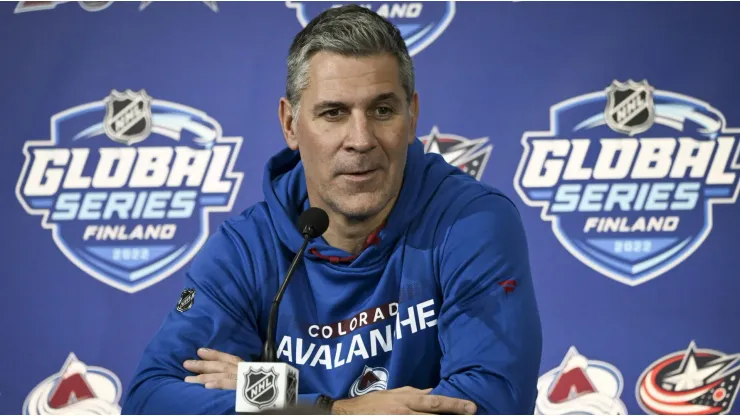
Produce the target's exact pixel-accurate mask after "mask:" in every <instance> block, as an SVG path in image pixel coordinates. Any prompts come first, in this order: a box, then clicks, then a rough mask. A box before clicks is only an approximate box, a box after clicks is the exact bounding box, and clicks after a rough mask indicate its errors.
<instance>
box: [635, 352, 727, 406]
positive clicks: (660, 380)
mask: <svg viewBox="0 0 740 416" xmlns="http://www.w3.org/2000/svg"><path fill="white" fill-rule="evenodd" d="M739 362H740V354H733V355H727V354H724V353H721V352H719V351H714V350H708V349H699V348H696V344H695V343H694V341H691V343H690V344H689V347H688V348H687V349H686V350H684V351H678V352H675V353H673V354H669V355H667V356H665V357H662V358H660V359H659V360H657V361H655V362H654V363H653V364H651V365H650V366H649V367H648V368H647V369H646V370H645V371H644V372H643V373H642V375H641V376H640V379H639V380H638V382H637V388H636V391H635V394H636V396H637V404H639V405H640V407H641V408H642V410H644V411H645V412H647V413H649V414H657V415H724V414H728V413H730V411H731V410H732V405H733V404H734V402H735V398H736V397H737V389H738V385H740V365H738V363H739Z"/></svg>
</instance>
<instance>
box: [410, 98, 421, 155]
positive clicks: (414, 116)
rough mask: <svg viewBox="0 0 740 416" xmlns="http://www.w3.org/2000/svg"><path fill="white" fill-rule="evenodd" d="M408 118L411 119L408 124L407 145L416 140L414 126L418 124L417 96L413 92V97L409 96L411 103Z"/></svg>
mask: <svg viewBox="0 0 740 416" xmlns="http://www.w3.org/2000/svg"><path fill="white" fill-rule="evenodd" d="M409 116H410V117H411V123H410V128H411V131H410V134H409V144H411V143H413V142H414V140H416V125H417V123H418V122H419V94H418V93H417V92H416V91H414V95H413V96H411V103H410V104H409Z"/></svg>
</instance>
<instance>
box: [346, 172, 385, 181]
mask: <svg viewBox="0 0 740 416" xmlns="http://www.w3.org/2000/svg"><path fill="white" fill-rule="evenodd" d="M378 170H379V169H369V170H362V171H356V172H347V173H344V174H342V176H344V177H346V178H349V179H353V180H366V179H370V178H371V177H373V175H375V174H376V173H377V172H378Z"/></svg>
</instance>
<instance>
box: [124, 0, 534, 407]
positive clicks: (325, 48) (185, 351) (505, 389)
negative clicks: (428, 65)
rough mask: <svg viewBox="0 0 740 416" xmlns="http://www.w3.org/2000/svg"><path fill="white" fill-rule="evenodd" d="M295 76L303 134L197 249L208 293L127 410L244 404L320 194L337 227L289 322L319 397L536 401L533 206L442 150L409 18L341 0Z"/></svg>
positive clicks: (305, 47)
mask: <svg viewBox="0 0 740 416" xmlns="http://www.w3.org/2000/svg"><path fill="white" fill-rule="evenodd" d="M286 89H287V93H286V97H285V98H283V99H281V101H280V106H279V117H280V122H281V125H282V128H283V132H284V135H285V140H286V142H287V145H288V148H287V149H285V150H284V151H282V152H280V153H278V154H277V155H276V156H274V157H273V158H272V159H271V160H270V161H269V163H268V164H267V166H266V169H265V177H264V185H263V187H264V193H265V201H264V202H261V203H258V204H256V205H254V206H252V207H249V208H247V209H246V210H244V211H243V212H242V213H241V214H240V215H237V216H235V217H233V218H231V219H229V220H228V221H226V222H225V223H224V224H222V225H221V226H220V227H219V228H218V230H217V231H216V232H215V234H214V235H212V236H211V237H210V239H209V240H208V242H207V244H206V245H205V246H204V247H203V249H202V250H201V252H200V253H199V254H198V256H197V257H196V259H195V260H194V261H193V264H192V266H191V268H190V270H189V271H188V273H187V275H186V285H185V286H186V288H191V289H193V290H194V292H192V293H191V294H190V296H192V302H184V304H185V305H186V307H181V308H179V309H180V310H182V311H178V310H175V309H174V308H173V311H172V312H170V313H169V315H168V316H167V318H166V319H165V321H164V324H163V326H162V327H161V329H160V330H159V332H157V334H156V335H155V337H154V339H153V340H152V342H151V343H150V345H149V346H148V347H147V349H146V351H145V352H144V356H143V359H142V361H141V363H140V365H139V367H138V370H137V374H136V376H135V377H134V380H133V382H132V384H131V388H130V392H129V394H128V397H127V398H126V400H125V401H124V407H123V410H124V413H148V414H152V413H168V414H184V413H198V414H213V413H233V412H234V403H235V392H234V388H235V386H236V366H237V363H238V362H239V361H241V360H248V361H256V360H258V358H259V356H260V353H261V347H262V344H263V342H264V338H265V332H266V326H267V319H268V313H269V308H270V304H271V302H272V299H273V297H274V295H275V293H276V292H277V289H278V287H279V285H280V283H281V281H282V279H283V278H284V276H285V274H286V271H287V269H288V267H289V265H290V263H291V260H292V259H293V257H294V256H295V253H297V252H298V250H299V248H300V246H301V243H302V242H303V238H302V236H301V234H300V233H299V231H298V229H297V227H296V225H295V222H296V219H297V217H298V216H299V214H300V213H301V212H303V211H304V210H305V209H307V208H308V207H310V206H315V207H319V208H322V209H323V210H325V211H326V212H327V214H328V215H329V218H330V225H329V229H328V230H327V231H326V233H325V234H324V235H323V237H320V238H317V239H316V240H314V241H312V242H311V243H310V244H309V246H308V249H307V251H306V254H305V257H304V259H303V261H302V262H301V263H300V265H299V266H298V268H297V269H296V272H295V275H294V276H293V278H292V280H291V282H290V285H289V286H288V288H287V291H286V293H285V295H284V297H283V301H282V303H281V307H280V315H279V318H278V328H277V344H278V347H277V348H278V351H277V353H278V359H280V360H281V361H286V362H289V363H291V364H292V365H294V366H295V367H296V368H297V369H298V370H299V371H300V383H299V390H300V391H299V396H300V397H299V400H300V402H301V403H302V404H309V405H316V406H318V407H319V409H318V410H321V411H326V412H329V411H330V412H332V413H335V414H368V413H381V414H389V413H394V414H395V413H433V414H437V413H445V414H474V413H478V414H492V413H504V414H523V413H530V414H531V413H532V412H533V409H534V402H535V398H536V394H537V389H536V383H537V376H538V371H539V364H540V355H541V347H542V339H541V328H540V319H539V314H538V310H537V305H536V302H535V296H534V290H533V284H532V279H531V276H530V268H529V259H528V254H527V243H526V240H525V235H524V230H523V227H522V224H521V221H520V218H519V215H518V212H517V210H516V208H515V207H514V204H513V203H512V202H511V201H510V200H509V199H507V198H506V197H505V196H503V195H502V194H501V193H500V192H498V191H497V190H495V189H492V188H490V187H488V186H486V185H484V184H481V183H480V182H478V181H476V180H475V179H474V178H472V177H470V176H468V175H466V174H464V173H462V172H461V171H460V170H459V169H457V168H455V167H453V166H450V165H449V164H447V163H446V162H445V161H444V160H443V159H442V158H441V157H439V156H438V155H432V154H424V151H423V145H422V144H421V142H420V141H419V140H418V139H416V138H415V132H416V123H417V119H418V116H419V102H418V95H417V93H416V92H415V90H414V70H413V66H412V62H411V59H410V57H409V54H408V51H407V49H406V46H405V43H404V40H403V39H402V37H401V36H400V33H399V31H398V30H397V29H396V28H395V27H393V26H392V25H391V24H390V23H388V22H387V21H385V20H384V19H382V18H381V17H379V16H378V15H376V14H374V13H373V12H371V11H369V10H366V9H364V8H361V7H357V6H346V7H340V8H334V9H330V10H328V11H326V12H324V13H323V14H321V15H320V16H318V17H317V18H316V19H314V20H313V21H312V22H310V24H308V25H307V26H306V28H305V29H304V30H303V31H301V33H299V34H298V35H297V37H296V38H295V40H294V42H293V45H292V47H291V49H290V55H289V59H288V80H287V88H286ZM505 288H506V289H507V290H504V289H505ZM511 289H514V290H511ZM190 305H192V306H190ZM188 306H189V308H188ZM203 348H207V350H204V349H203Z"/></svg>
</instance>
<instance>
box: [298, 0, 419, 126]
mask: <svg viewBox="0 0 740 416" xmlns="http://www.w3.org/2000/svg"><path fill="white" fill-rule="evenodd" d="M320 51H326V52H332V53H336V54H340V55H343V56H370V55H377V54H392V55H393V56H395V57H396V59H397V60H398V67H399V76H400V79H401V85H402V87H403V89H404V91H405V92H406V100H407V102H409V103H410V102H411V97H412V95H413V93H414V91H415V86H414V82H415V81H414V64H413V62H412V61H411V56H409V51H408V49H407V47H406V42H405V41H404V39H403V37H402V36H401V32H400V31H399V30H398V28H396V27H395V26H394V25H393V24H391V23H390V22H389V21H387V20H386V19H384V18H383V17H381V16H380V15H378V14H377V13H375V12H373V11H371V10H369V9H367V8H365V7H361V6H357V5H353V4H350V5H346V6H341V7H334V8H330V9H328V10H325V11H324V12H323V13H321V14H320V15H318V16H317V17H316V18H314V19H313V20H311V22H309V23H308V24H307V25H306V27H305V28H304V29H303V30H301V31H300V32H299V33H298V35H296V37H295V39H294V40H293V44H292V45H291V47H290V53H289V55H288V80H287V83H286V87H285V89H286V91H285V95H286V98H287V99H288V101H289V102H290V105H291V107H292V109H293V111H292V113H293V118H296V117H297V115H298V109H299V106H300V100H301V93H302V92H303V90H304V89H306V87H308V65H309V60H310V59H311V57H312V56H313V55H314V54H316V53H317V52H320Z"/></svg>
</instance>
